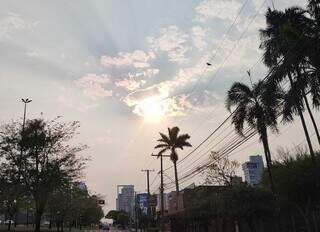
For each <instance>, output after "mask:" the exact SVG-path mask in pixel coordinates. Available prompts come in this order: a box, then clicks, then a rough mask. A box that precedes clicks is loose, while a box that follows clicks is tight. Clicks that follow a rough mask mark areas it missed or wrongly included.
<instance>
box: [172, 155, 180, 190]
mask: <svg viewBox="0 0 320 232" xmlns="http://www.w3.org/2000/svg"><path fill="white" fill-rule="evenodd" d="M173 166H174V177H175V181H176V192H177V195H178V194H179V183H178V170H177V161H174V162H173Z"/></svg>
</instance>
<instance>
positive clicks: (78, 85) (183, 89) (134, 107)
mask: <svg viewBox="0 0 320 232" xmlns="http://www.w3.org/2000/svg"><path fill="white" fill-rule="evenodd" d="M274 4H275V6H276V7H277V8H284V7H287V6H289V5H302V6H303V5H304V4H305V2H304V1H302V0H294V1H291V0H283V1H278V0H275V1H274ZM268 6H271V1H262V0H198V1H196V0H179V1H178V0H176V1H174V0H161V1H155V0H153V1H150V0H135V1H133V0H132V1H129V0H123V1H119V0H104V1H102V0H100V1H99V0H91V1H85V0H68V1H62V0H61V1H60V0H59V1H40V0H39V1H36V0H30V1H18V0H17V1H16V0H3V1H1V7H0V51H1V55H0V67H1V68H0V96H1V101H0V107H1V109H2V112H1V116H0V119H1V122H6V121H8V120H10V119H12V118H13V119H19V118H20V117H21V113H22V104H21V103H20V102H19V99H20V98H21V97H29V98H31V99H33V102H32V103H30V104H29V106H28V116H29V117H39V116H40V115H41V113H42V115H43V117H45V118H49V119H50V118H54V117H55V116H58V115H62V116H63V120H79V121H80V122H81V125H82V127H81V130H80V132H81V134H80V135H79V137H78V138H77V141H79V142H82V143H86V144H88V145H89V146H90V148H89V149H88V150H87V151H86V153H87V154H89V155H90V156H91V162H90V163H89V165H88V169H87V172H86V177H85V178H86V180H87V182H88V185H89V187H90V188H91V189H92V191H95V192H98V193H101V194H103V195H104V196H106V198H107V201H108V203H109V205H108V208H112V207H114V206H115V193H116V184H134V185H135V186H136V188H137V190H138V191H144V188H145V187H144V184H145V183H144V182H145V179H144V176H143V174H142V173H140V169H141V168H146V167H149V168H155V169H158V163H157V161H156V160H154V161H153V159H152V158H150V153H151V152H152V151H153V147H154V145H155V141H156V139H157V137H158V134H157V133H158V132H159V131H165V130H166V128H167V127H168V126H174V125H178V126H180V127H181V129H182V131H183V132H188V133H190V134H191V136H192V143H193V144H194V145H196V144H197V143H198V142H199V141H201V140H202V139H203V138H204V137H205V136H206V135H208V134H209V133H210V131H211V130H213V129H214V128H215V127H216V126H217V125H218V124H219V123H220V122H221V121H222V120H223V119H224V118H225V117H226V115H227V114H228V112H227V111H226V110H225V109H224V98H225V92H226V91H227V89H228V88H229V87H230V85H231V84H232V83H233V82H234V81H244V82H248V80H247V78H246V76H245V75H246V70H248V69H251V70H252V75H253V77H254V78H255V79H260V78H263V77H264V74H265V72H266V69H265V68H264V66H263V65H262V64H261V62H260V61H261V51H259V49H258V47H259V34H258V30H259V29H260V28H262V27H263V26H264V13H265V10H266V8H267V7H268ZM239 12H240V14H239ZM238 14H239V15H238ZM237 15H238V16H237ZM231 25H232V27H230V26H231ZM206 62H210V63H211V64H212V66H207V65H206ZM156 116H159V118H157V120H152V119H154V117H156ZM282 131H285V132H286V133H288V134H289V135H291V136H288V134H287V135H281V134H280V135H277V137H276V136H275V138H274V145H273V146H272V147H273V149H274V150H276V148H277V147H278V146H279V145H283V146H290V145H292V144H297V143H299V142H301V140H302V139H303V137H302V135H301V133H300V125H299V124H297V125H296V124H294V126H291V127H287V126H286V129H283V130H282V129H281V130H280V132H282ZM283 133H284V132H283ZM292 135H294V136H292ZM256 141H257V139H256V138H255V141H254V143H253V144H252V145H250V146H249V147H248V148H247V149H246V150H243V151H241V152H240V151H239V152H238V153H237V154H235V156H234V158H235V159H238V160H240V161H243V160H245V159H246V158H247V156H248V155H251V154H256V153H261V151H262V149H261V146H260V145H259V144H258V143H257V142H256ZM186 152H188V151H186ZM186 152H185V151H184V152H181V156H183V155H184V154H185V153H186ZM167 165H168V164H167ZM196 181H199V180H196Z"/></svg>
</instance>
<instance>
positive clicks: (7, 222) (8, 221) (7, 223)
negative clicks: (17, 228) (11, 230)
mask: <svg viewBox="0 0 320 232" xmlns="http://www.w3.org/2000/svg"><path fill="white" fill-rule="evenodd" d="M10 222H11V225H12V224H14V221H13V220H5V221H4V224H6V225H9V224H10Z"/></svg>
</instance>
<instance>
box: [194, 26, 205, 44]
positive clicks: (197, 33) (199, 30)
mask: <svg viewBox="0 0 320 232" xmlns="http://www.w3.org/2000/svg"><path fill="white" fill-rule="evenodd" d="M207 31H208V30H207V29H204V28H203V27H200V26H194V27H192V39H193V43H194V46H196V48H198V49H199V50H204V49H205V48H206V46H207V43H206V41H205V37H206V33H207Z"/></svg>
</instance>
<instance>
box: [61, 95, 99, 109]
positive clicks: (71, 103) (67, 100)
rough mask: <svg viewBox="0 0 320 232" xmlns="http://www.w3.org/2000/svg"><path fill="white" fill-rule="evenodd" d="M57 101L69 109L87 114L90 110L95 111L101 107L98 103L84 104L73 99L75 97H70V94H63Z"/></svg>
mask: <svg viewBox="0 0 320 232" xmlns="http://www.w3.org/2000/svg"><path fill="white" fill-rule="evenodd" d="M57 101H58V102H59V103H60V104H62V105H64V106H66V107H68V108H72V109H75V110H77V111H79V112H87V111H89V110H92V109H95V108H97V107H98V106H99V104H98V103H89V104H87V103H83V102H82V101H80V100H76V99H74V98H73V96H70V94H62V95H60V96H59V97H58V98H57Z"/></svg>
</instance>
